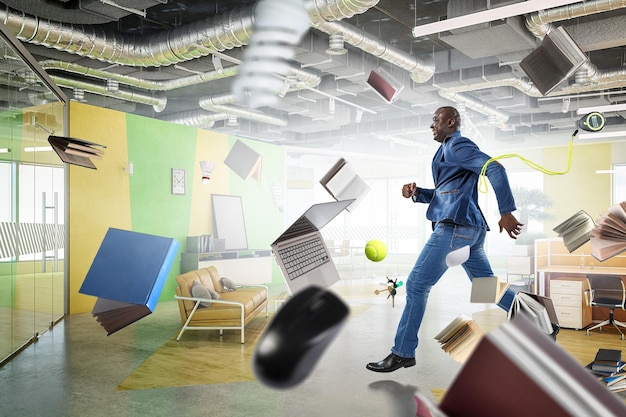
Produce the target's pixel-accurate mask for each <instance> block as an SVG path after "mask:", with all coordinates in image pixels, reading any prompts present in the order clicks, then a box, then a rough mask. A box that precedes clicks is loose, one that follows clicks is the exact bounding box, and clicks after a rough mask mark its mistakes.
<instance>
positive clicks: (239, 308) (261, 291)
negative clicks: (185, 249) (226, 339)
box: [175, 266, 269, 343]
mask: <svg viewBox="0 0 626 417" xmlns="http://www.w3.org/2000/svg"><path fill="white" fill-rule="evenodd" d="M176 282H177V283H178V286H177V287H176V296H175V297H176V299H177V300H178V308H179V312H180V318H181V321H182V323H183V328H182V329H181V330H180V332H179V334H178V337H177V338H176V340H180V338H181V337H182V335H183V333H184V332H185V331H187V330H219V331H220V335H221V334H223V331H224V330H226V329H239V330H240V331H241V343H244V341H245V336H244V331H245V326H246V325H247V324H248V323H249V322H250V320H252V319H253V318H255V317H256V316H257V315H258V314H259V313H261V312H262V311H263V310H265V316H266V317H267V316H268V307H267V305H268V296H269V291H268V288H267V286H265V285H240V284H237V283H233V282H232V281H231V280H229V279H228V278H225V277H222V276H221V275H220V273H219V271H218V270H217V268H216V267H215V266H209V267H206V268H201V269H196V270H193V271H189V272H186V273H184V274H181V275H178V276H177V277H176ZM194 282H195V283H194ZM225 284H226V286H225Z"/></svg>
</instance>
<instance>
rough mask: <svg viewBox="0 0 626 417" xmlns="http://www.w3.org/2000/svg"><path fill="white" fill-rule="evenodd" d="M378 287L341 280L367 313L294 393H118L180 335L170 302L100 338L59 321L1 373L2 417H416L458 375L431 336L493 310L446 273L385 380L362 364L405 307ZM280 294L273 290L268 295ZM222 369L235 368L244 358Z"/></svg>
mask: <svg viewBox="0 0 626 417" xmlns="http://www.w3.org/2000/svg"><path fill="white" fill-rule="evenodd" d="M401 279H402V278H401ZM385 282H386V280H385V276H384V275H382V276H370V277H369V278H363V279H348V280H343V281H341V282H339V283H338V284H336V286H335V287H333V289H336V290H337V292H338V293H340V294H341V293H345V294H347V295H346V301H347V302H348V304H349V305H352V304H353V303H354V304H358V305H360V306H361V307H363V306H365V307H367V308H362V310H363V311H362V312H360V313H359V314H356V315H354V316H353V317H352V318H351V319H350V320H349V321H348V322H347V324H346V325H345V326H344V328H343V329H342V331H341V332H340V333H339V335H338V336H337V338H336V339H335V341H334V342H333V343H332V344H331V345H330V347H329V348H328V350H327V351H326V352H325V354H324V355H323V357H322V358H321V360H320V362H319V363H318V364H317V366H316V367H315V368H314V369H313V371H312V373H311V375H310V376H309V378H308V379H306V380H305V381H304V382H303V383H302V384H300V385H298V386H297V387H295V388H293V389H288V390H275V389H271V388H269V387H266V386H264V385H262V384H261V383H259V382H258V381H247V382H237V383H220V384H208V385H193V381H190V383H191V384H192V385H190V386H172V387H165V388H157V389H134V390H133V389H131V390H120V389H117V387H118V385H119V384H120V383H121V382H122V381H123V380H124V379H125V378H127V377H128V375H129V374H131V373H132V372H133V371H134V370H135V369H137V368H138V367H139V366H140V365H141V364H142V363H143V362H144V361H145V360H146V359H148V358H149V357H150V356H151V355H153V354H154V353H155V351H156V350H157V349H159V347H160V346H161V345H163V343H164V342H166V341H167V340H168V339H171V338H172V337H173V336H175V334H176V332H177V331H178V330H179V329H180V319H179V316H178V311H177V306H176V303H175V302H173V301H172V302H162V303H160V304H159V305H158V306H157V309H156V311H155V312H154V313H153V314H152V315H150V316H148V317H147V318H145V319H142V320H140V321H139V322H137V323H135V324H133V325H131V326H129V327H128V328H126V329H123V330H121V331H119V332H117V333H115V334H113V335H111V336H106V332H105V331H104V330H103V329H102V328H101V327H100V326H99V325H98V324H97V322H95V320H94V319H93V318H92V317H91V315H90V314H78V315H72V316H69V317H67V318H66V319H65V320H64V321H63V322H62V323H61V324H59V325H57V326H56V327H55V328H53V329H52V330H51V331H49V332H48V333H46V334H45V335H44V336H43V337H42V338H41V339H40V340H39V341H38V342H36V343H34V344H33V345H31V346H29V347H28V348H27V349H25V350H24V351H23V352H21V353H20V354H19V355H18V356H17V357H15V358H14V359H13V360H12V361H10V362H9V363H7V364H6V365H4V366H3V367H2V368H0V410H1V413H0V414H1V415H2V416H11V417H22V416H24V417H35V416H50V417H52V416H65V417H73V416H82V417H85V416H93V417H97V416H107V417H108V416H112V415H113V416H117V417H123V416H152V417H159V416H163V417H171V416H178V415H180V416H185V417H193V416H220V417H244V416H245V417H249V416H268V417H270V416H272V417H280V416H299V417H313V416H315V417H319V416H377V417H380V416H393V417H400V416H415V406H414V403H413V394H414V393H415V391H416V390H419V391H420V392H422V393H423V394H424V395H426V396H427V398H430V399H432V400H434V399H435V396H434V395H433V391H431V390H435V392H436V391H437V390H441V389H445V388H446V387H447V386H448V385H449V384H450V382H451V381H452V379H453V377H454V375H455V374H456V372H457V371H458V370H459V368H460V365H459V364H458V363H456V362H454V361H453V360H452V359H451V358H450V357H449V356H447V355H446V354H445V353H444V352H443V351H442V350H441V349H440V348H439V345H438V344H437V342H436V341H435V340H434V339H433V337H434V335H435V334H437V333H438V332H439V331H440V330H441V329H442V328H443V327H444V326H445V325H447V324H448V323H449V322H450V321H451V320H452V319H454V318H455V317H456V316H457V315H459V314H461V313H463V314H466V315H470V316H471V314H472V313H473V312H476V311H480V310H486V309H493V308H494V306H492V305H482V304H470V303H469V289H470V286H469V281H468V280H467V278H466V276H465V275H464V273H463V271H462V270H461V269H460V268H453V269H451V270H450V271H449V272H448V273H447V274H446V275H445V276H444V278H443V279H442V281H441V282H440V283H439V284H438V285H437V286H435V288H434V289H433V291H432V292H431V296H430V301H429V306H428V310H427V313H426V317H425V320H424V325H423V326H422V329H421V335H420V337H421V344H420V346H419V348H418V351H417V355H416V356H417V365H416V366H415V367H412V368H407V369H401V370H398V371H396V372H394V373H391V374H380V373H374V372H371V371H368V370H366V369H365V364H366V363H367V362H370V361H377V360H380V359H382V358H384V357H385V356H386V355H387V354H388V353H389V349H390V347H391V344H392V341H393V336H394V333H395V329H396V325H397V323H398V321H399V317H400V314H401V312H402V308H403V306H404V291H403V288H400V289H399V294H398V296H397V297H396V300H395V307H392V306H391V300H389V299H387V298H386V297H385V295H374V294H373V291H374V290H375V289H377V288H378V289H383V288H384V285H382V284H384V283H385ZM357 287H359V288H366V292H367V293H368V294H369V295H365V294H364V293H362V292H359V291H352V290H353V289H355V288H357ZM279 290H280V288H273V289H272V292H273V293H277V292H278V291H279ZM359 294H361V295H359ZM502 315H503V317H504V312H502ZM196 333H200V332H196ZM179 343H181V344H184V343H185V341H184V340H181V341H180V342H179ZM208 343H209V342H208ZM242 352H243V349H242ZM229 360H232V361H233V364H232V366H234V367H236V366H238V364H237V363H236V362H237V361H239V362H241V361H243V360H244V355H243V353H242V355H241V358H240V359H238V358H235V359H232V358H231V359H229ZM200 365H201V364H198V366H200ZM190 378H191V376H190Z"/></svg>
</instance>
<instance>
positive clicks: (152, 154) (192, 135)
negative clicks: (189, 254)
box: [126, 115, 196, 300]
mask: <svg viewBox="0 0 626 417" xmlns="http://www.w3.org/2000/svg"><path fill="white" fill-rule="evenodd" d="M126 123H127V135H128V159H129V161H132V162H133V167H134V169H133V171H134V172H133V176H132V177H131V178H130V195H131V197H130V199H131V221H132V226H133V230H134V231H136V232H141V233H150V234H154V235H159V236H167V237H173V238H175V239H177V240H178V242H179V243H180V246H181V249H179V253H180V250H182V249H183V248H184V247H185V241H186V238H187V233H188V229H189V213H190V209H191V201H192V199H191V190H192V187H191V178H192V174H193V172H194V168H195V149H196V129H195V128H191V127H186V126H180V125H176V124H173V123H167V122H162V121H158V120H155V119H149V118H145V117H140V116H134V115H127V119H126ZM172 168H178V169H184V170H185V173H186V193H185V194H184V195H175V194H172ZM179 273H180V255H178V256H177V257H176V260H175V261H174V264H173V265H172V269H171V270H170V274H169V276H168V279H167V282H166V283H165V286H164V288H163V292H162V294H161V300H171V299H173V297H174V291H175V287H176V281H175V277H176V275H178V274H179Z"/></svg>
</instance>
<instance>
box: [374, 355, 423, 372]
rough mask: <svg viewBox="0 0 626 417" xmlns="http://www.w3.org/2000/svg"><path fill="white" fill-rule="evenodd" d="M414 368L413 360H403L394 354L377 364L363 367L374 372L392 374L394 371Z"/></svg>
mask: <svg viewBox="0 0 626 417" xmlns="http://www.w3.org/2000/svg"><path fill="white" fill-rule="evenodd" d="M411 366H415V358H403V357H400V356H398V355H396V354H395V353H390V354H389V356H387V357H386V358H385V359H383V360H382V361H379V362H370V363H368V364H367V365H366V366H365V367H366V368H367V369H369V370H370V371H374V372H393V371H395V370H396V369H400V368H408V367H411Z"/></svg>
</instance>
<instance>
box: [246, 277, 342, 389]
mask: <svg viewBox="0 0 626 417" xmlns="http://www.w3.org/2000/svg"><path fill="white" fill-rule="evenodd" d="M348 313H349V309H348V306H347V305H346V304H345V303H344V302H343V301H342V300H340V299H339V298H338V297H337V296H336V295H334V294H333V293H332V292H330V291H328V290H326V289H324V288H321V287H318V286H309V287H306V288H304V289H302V290H300V291H298V292H297V293H295V294H294V295H293V296H292V297H291V298H290V299H289V300H288V301H287V302H286V303H285V304H284V305H283V307H282V308H281V309H280V310H278V312H277V313H276V315H275V316H274V318H273V319H272V321H271V322H270V324H269V325H268V327H267V329H266V330H265V331H264V332H263V334H262V335H261V337H260V339H259V342H258V344H257V346H256V349H255V351H254V355H253V359H252V369H253V372H254V373H255V375H256V377H257V379H258V380H259V381H260V382H262V383H263V384H265V385H268V386H270V387H272V388H279V389H284V388H290V387H293V386H295V385H297V384H299V383H300V382H302V381H303V380H304V379H305V378H306V377H307V376H308V375H309V374H310V372H311V371H312V370H313V368H314V367H315V365H316V364H317V362H318V361H319V359H320V357H321V356H322V354H323V353H324V351H325V350H326V348H327V347H328V346H329V345H330V343H331V342H332V341H333V340H334V338H335V336H336V335H337V333H339V330H340V329H341V327H343V324H344V323H345V321H346V319H347V317H348Z"/></svg>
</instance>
